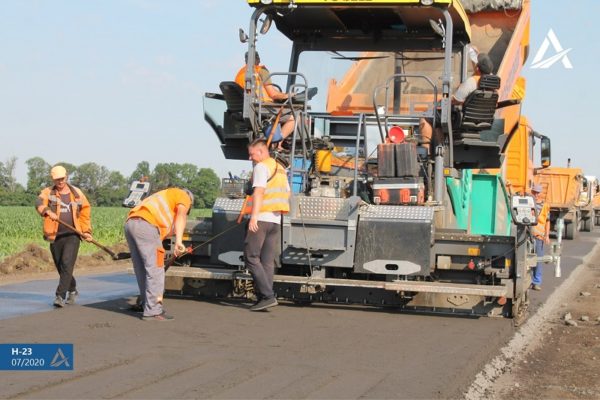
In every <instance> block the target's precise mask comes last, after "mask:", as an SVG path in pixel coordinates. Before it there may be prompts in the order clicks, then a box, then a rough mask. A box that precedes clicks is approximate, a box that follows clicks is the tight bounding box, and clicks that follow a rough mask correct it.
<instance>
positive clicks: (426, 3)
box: [421, 0, 433, 6]
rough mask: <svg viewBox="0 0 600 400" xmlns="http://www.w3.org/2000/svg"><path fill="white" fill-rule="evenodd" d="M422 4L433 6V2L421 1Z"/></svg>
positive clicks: (428, 0) (430, 0)
mask: <svg viewBox="0 0 600 400" xmlns="http://www.w3.org/2000/svg"><path fill="white" fill-rule="evenodd" d="M421 4H422V5H424V6H430V5H432V4H433V0H421Z"/></svg>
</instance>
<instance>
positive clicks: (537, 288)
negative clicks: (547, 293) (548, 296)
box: [531, 283, 542, 291]
mask: <svg viewBox="0 0 600 400" xmlns="http://www.w3.org/2000/svg"><path fill="white" fill-rule="evenodd" d="M531 289H533V290H537V291H540V290H542V285H536V284H534V283H532V284H531Z"/></svg>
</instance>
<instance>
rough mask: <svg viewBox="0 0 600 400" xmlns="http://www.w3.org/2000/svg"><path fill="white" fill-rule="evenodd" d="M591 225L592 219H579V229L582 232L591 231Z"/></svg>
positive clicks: (592, 223)
mask: <svg viewBox="0 0 600 400" xmlns="http://www.w3.org/2000/svg"><path fill="white" fill-rule="evenodd" d="M592 225H594V219H593V218H592V217H589V218H587V219H584V220H582V221H581V231H582V232H591V231H592Z"/></svg>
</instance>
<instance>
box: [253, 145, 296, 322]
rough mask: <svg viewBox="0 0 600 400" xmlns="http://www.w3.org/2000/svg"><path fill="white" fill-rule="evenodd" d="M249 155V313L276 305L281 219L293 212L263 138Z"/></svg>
mask: <svg viewBox="0 0 600 400" xmlns="http://www.w3.org/2000/svg"><path fill="white" fill-rule="evenodd" d="M248 153H249V154H250V159H251V160H252V162H253V163H254V169H253V171H252V188H253V192H252V197H251V199H250V201H249V202H248V208H249V210H248V214H250V220H249V222H248V230H247V232H246V239H245V240H244V261H245V264H246V268H248V270H249V271H250V274H252V278H253V280H254V291H255V293H256V298H257V301H256V303H255V304H254V305H253V306H252V307H250V310H252V311H261V310H266V309H267V308H270V307H274V306H276V305H277V299H276V298H275V293H274V292H273V275H274V273H275V257H277V256H278V254H277V249H278V247H279V246H278V241H279V240H280V237H281V218H282V215H283V214H285V213H287V212H288V211H289V210H290V205H289V198H290V186H289V183H288V179H287V174H286V172H285V169H284V168H283V167H282V166H281V165H280V164H279V163H277V161H275V159H273V158H272V157H271V156H270V155H269V149H268V148H267V142H266V141H265V140H264V139H257V140H255V141H253V142H252V143H251V144H250V145H249V146H248Z"/></svg>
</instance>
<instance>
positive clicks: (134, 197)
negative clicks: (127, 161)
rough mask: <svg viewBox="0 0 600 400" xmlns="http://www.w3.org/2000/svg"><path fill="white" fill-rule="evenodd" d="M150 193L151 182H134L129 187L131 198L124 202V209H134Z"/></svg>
mask: <svg viewBox="0 0 600 400" xmlns="http://www.w3.org/2000/svg"><path fill="white" fill-rule="evenodd" d="M148 193H150V182H142V181H133V182H131V186H129V196H127V198H126V199H125V200H123V207H128V208H133V207H135V206H137V205H138V204H140V203H141V201H142V200H144V198H146V196H148Z"/></svg>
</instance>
